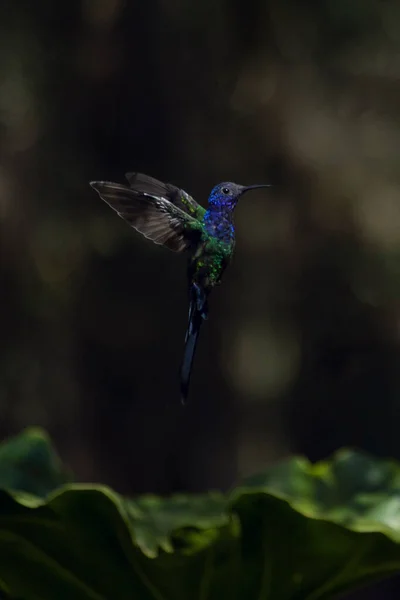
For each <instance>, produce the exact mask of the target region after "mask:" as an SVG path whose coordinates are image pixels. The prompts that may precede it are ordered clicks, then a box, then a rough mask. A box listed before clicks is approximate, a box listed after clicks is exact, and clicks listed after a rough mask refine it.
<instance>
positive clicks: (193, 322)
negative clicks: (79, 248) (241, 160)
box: [90, 173, 270, 404]
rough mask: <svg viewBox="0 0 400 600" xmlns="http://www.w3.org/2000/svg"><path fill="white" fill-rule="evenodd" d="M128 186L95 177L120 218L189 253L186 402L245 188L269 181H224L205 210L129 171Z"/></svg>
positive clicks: (183, 386)
mask: <svg viewBox="0 0 400 600" xmlns="http://www.w3.org/2000/svg"><path fill="white" fill-rule="evenodd" d="M125 177H126V179H127V181H128V184H129V185H124V184H121V183H112V182H110V181H91V182H90V185H91V186H92V188H94V189H95V190H96V192H97V193H98V194H99V196H100V198H101V199H102V200H104V201H105V202H106V203H107V204H108V205H109V206H110V207H111V208H112V209H113V210H114V211H115V212H116V213H117V214H118V215H119V216H120V217H122V218H123V219H124V220H125V221H126V222H127V223H128V224H129V225H130V226H131V227H133V228H134V229H136V230H137V231H139V232H140V233H141V234H143V235H144V236H145V237H147V238H148V239H150V240H152V241H153V242H154V243H156V244H160V245H163V246H165V247H167V248H169V250H172V251H174V252H185V251H188V254H189V265H188V284H189V318H188V326H187V330H186V336H185V345H184V353H183V360H182V363H181V369H180V391H181V401H182V404H185V403H186V400H187V397H188V391H189V381H190V375H191V371H192V365H193V357H194V354H195V350H196V345H197V340H198V336H199V332H200V327H201V324H202V322H203V321H204V320H206V319H207V317H208V297H209V294H210V292H211V291H212V289H213V288H214V287H215V286H216V285H219V284H220V282H221V277H222V274H223V272H224V271H225V269H226V267H227V266H228V264H229V263H230V261H231V259H232V255H233V251H234V248H235V227H234V222H233V215H234V211H235V208H236V205H237V203H238V201H239V198H240V197H241V196H242V195H243V194H245V193H246V192H248V191H250V190H254V189H259V188H266V187H270V185H250V186H244V185H239V184H237V183H232V182H231V181H228V182H223V183H219V184H218V185H216V186H215V187H214V188H213V189H212V190H211V193H210V195H209V198H208V206H207V208H204V207H203V206H201V205H200V204H198V203H197V202H196V200H194V198H193V197H192V196H190V195H189V194H188V193H187V192H185V191H184V190H183V189H180V188H179V187H176V186H175V185H172V184H170V183H163V182H161V181H158V180H157V179H154V178H153V177H149V176H148V175H143V174H142V173H127V174H126V175H125Z"/></svg>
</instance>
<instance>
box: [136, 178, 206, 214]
mask: <svg viewBox="0 0 400 600" xmlns="http://www.w3.org/2000/svg"><path fill="white" fill-rule="evenodd" d="M125 177H126V178H127V180H128V181H129V185H130V187H131V188H132V189H133V190H137V191H138V192H146V193H148V194H153V195H155V196H161V197H163V198H166V199H167V200H169V201H170V202H172V204H174V205H175V206H177V207H178V208H180V209H181V210H183V212H186V213H187V214H188V215H190V216H191V217H194V218H195V219H198V220H199V221H201V219H202V218H203V216H204V213H205V212H206V209H205V208H203V207H202V206H201V205H200V204H199V203H198V202H196V200H195V199H194V198H192V196H190V195H189V194H188V193H187V192H185V190H182V189H180V188H178V187H176V186H175V185H172V184H171V183H163V182H162V181H159V180H158V179H154V177H149V176H148V175H143V173H126V175H125Z"/></svg>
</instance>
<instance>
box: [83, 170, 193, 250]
mask: <svg viewBox="0 0 400 600" xmlns="http://www.w3.org/2000/svg"><path fill="white" fill-rule="evenodd" d="M149 179H150V178H149ZM90 185H91V186H92V188H93V189H95V190H96V192H97V193H98V194H99V196H100V198H101V199H102V200H104V201H105V202H107V204H108V205H109V206H111V208H112V209H113V210H115V211H116V212H117V213H118V215H119V216H120V217H122V218H123V219H124V220H125V221H127V223H129V225H131V227H134V228H135V229H136V230H137V231H139V232H140V233H142V234H143V235H144V236H145V237H147V238H149V239H150V240H152V241H153V242H155V243H156V244H162V245H164V246H166V247H167V248H169V249H170V250H173V251H174V252H182V251H183V250H187V249H188V248H190V247H191V246H192V245H193V244H195V243H196V242H198V241H199V240H200V237H201V232H202V229H201V225H200V223H199V221H197V219H195V218H193V217H191V216H190V215H189V214H187V213H185V212H183V210H181V209H180V208H179V207H177V206H175V205H174V204H173V203H172V202H170V200H168V199H167V198H165V197H162V196H161V195H158V194H154V193H151V192H150V191H149V190H150V184H148V185H147V186H143V185H142V186H141V188H140V190H136V189H132V188H129V187H127V186H126V185H122V184H119V183H112V182H109V181H91V182H90Z"/></svg>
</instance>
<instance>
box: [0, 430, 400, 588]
mask: <svg viewBox="0 0 400 600" xmlns="http://www.w3.org/2000/svg"><path fill="white" fill-rule="evenodd" d="M33 438H35V440H36V441H35V443H32V441H33ZM39 438H40V440H41V441H40V444H43V445H44V446H46V448H47V450H46V451H43V449H42V451H41V452H39V453H38V452H37V449H36V450H35V446H37V444H38V443H39V442H38V439H39ZM9 444H11V445H14V448H19V447H21V448H22V447H23V448H25V449H26V452H27V456H26V457H25V459H24V460H17V461H16V460H15V456H16V454H17V455H18V452H17V453H15V452H10V451H9V449H10V448H11V446H9V447H8V451H7V445H5V446H4V447H3V448H0V474H1V473H9V474H10V475H9V477H8V478H6V477H5V478H3V479H1V478H0V479H1V481H0V483H2V484H3V485H4V486H5V487H7V488H8V489H7V490H5V489H4V490H3V491H1V492H0V590H2V591H3V592H4V593H5V594H6V596H5V597H11V598H20V599H22V600H31V599H32V600H50V599H51V600H53V599H60V600H69V599H71V600H72V599H74V600H81V599H82V600H84V599H93V600H106V599H107V600H108V599H110V600H111V599H112V600H125V599H126V600H128V599H129V600H134V599H139V600H169V599H171V600H180V599H182V600H183V599H184V600H188V599H192V598H196V599H197V598H198V599H199V600H206V599H207V600H217V599H221V598H230V599H234V598H236V599H237V600H241V599H246V600H252V599H253V598H254V599H257V600H263V599H265V600H271V599H273V600H318V599H323V598H331V597H334V596H335V595H337V594H338V593H340V592H344V591H346V590H348V589H350V588H352V587H355V586H358V585H361V584H365V583H367V582H369V581H373V580H375V579H378V578H380V577H384V576H387V575H390V574H392V573H395V572H397V571H399V570H400V487H399V482H400V467H399V465H398V464H396V463H394V462H389V461H378V460H375V459H373V458H371V457H369V456H366V455H364V454H359V453H355V452H353V451H341V452H339V453H338V454H336V455H335V456H334V457H333V458H332V459H331V460H330V461H326V462H321V463H317V464H315V465H311V464H310V463H309V462H308V461H306V460H305V459H302V458H294V459H291V460H289V461H286V462H284V463H282V464H280V465H277V466H276V467H273V468H271V469H269V470H268V471H267V472H266V473H265V474H263V475H260V476H257V477H253V478H251V479H249V480H247V481H246V482H245V483H244V484H243V485H241V486H240V487H238V488H236V489H235V490H233V491H232V492H231V493H229V494H227V495H222V494H218V493H214V494H208V495H203V496H174V497H171V498H165V499H161V498H157V497H154V496H143V497H140V498H137V499H134V500H130V499H124V498H122V497H121V496H119V495H118V494H116V493H115V492H113V491H112V490H110V489H109V488H107V487H104V486H89V485H78V484H68V485H64V486H61V487H60V488H58V489H56V490H54V491H52V492H51V493H50V495H48V496H46V497H45V496H43V490H44V487H45V486H44V484H43V482H44V481H47V482H48V483H47V486H48V487H49V488H51V487H52V485H50V483H51V482H53V484H54V483H55V482H57V481H62V480H63V477H64V478H65V474H64V471H63V470H62V469H61V467H60V465H59V463H58V461H57V459H56V458H55V456H54V455H53V454H52V451H51V449H50V446H49V443H48V440H47V438H46V436H45V435H44V434H42V433H40V431H38V430H34V431H29V430H28V431H27V432H25V433H24V434H23V435H22V436H21V437H20V438H16V439H14V440H11V441H10V442H9ZM40 444H39V445H40ZM44 446H43V447H44ZM31 450H32V455H31V456H29V454H30V452H31ZM35 452H36V454H35ZM35 456H36V458H37V459H39V463H40V465H41V467H40V468H39V470H38V472H39V473H41V475H40V477H39V478H38V480H37V487H35V485H36V484H35V477H34V474H35V469H34V468H30V469H28V474H29V477H28V478H27V479H24V477H25V476H26V468H25V466H24V465H26V464H28V465H31V466H32V465H34V464H35V458H34V457H35ZM10 457H11V459H12V460H11V463H9V464H7V461H9V460H10ZM44 457H47V458H46V459H45V460H43V458H44ZM45 465H47V467H48V469H49V471H48V475H47V477H46V475H45V471H46V467H45ZM43 469H44V470H43ZM13 470H15V474H14V475H15V478H13V477H12V476H11V474H12V472H13ZM18 473H19V474H18ZM15 481H16V482H17V483H18V485H17V486H16V487H17V488H18V490H19V491H16V490H15V486H14V482H15ZM24 481H25V483H24ZM4 482H5V483H4ZM10 482H11V485H10ZM12 488H14V489H12ZM26 492H29V494H27V493H26Z"/></svg>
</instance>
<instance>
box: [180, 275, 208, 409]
mask: <svg viewBox="0 0 400 600" xmlns="http://www.w3.org/2000/svg"><path fill="white" fill-rule="evenodd" d="M206 318H207V298H206V295H205V294H204V291H203V290H201V289H200V288H199V287H198V286H197V285H196V284H194V285H192V288H191V294H190V304H189V320H188V328H187V331H186V337H185V348H184V352H183V360H182V365H181V402H182V404H186V401H187V397H188V392H189V383H190V375H191V372H192V365H193V358H194V354H195V351H196V345H197V340H198V337H199V333H200V327H201V324H202V322H203V320H204V319H206Z"/></svg>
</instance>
